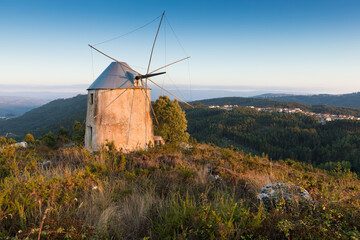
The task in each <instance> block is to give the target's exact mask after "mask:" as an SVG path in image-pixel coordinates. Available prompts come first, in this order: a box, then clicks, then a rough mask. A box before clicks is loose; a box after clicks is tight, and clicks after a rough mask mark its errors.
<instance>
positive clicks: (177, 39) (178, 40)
mask: <svg viewBox="0 0 360 240" xmlns="http://www.w3.org/2000/svg"><path fill="white" fill-rule="evenodd" d="M165 20H166V22H167V23H168V24H169V26H170V29H171V31H172V32H173V34H174V36H175V38H176V41H177V42H178V44H179V45H180V47H181V49H182V50H183V52H184V53H185V56H188V54H187V52H186V50H185V48H184V47H183V45H182V44H181V42H180V39H179V38H178V36H177V35H176V33H175V31H174V29H173V27H172V26H171V24H170V21H169V19H168V18H167V17H166V16H165ZM165 25H166V24H165ZM168 77H169V76H168ZM188 78H189V84H190V88H189V89H190V100H192V87H191V78H190V61H189V59H188ZM169 79H170V77H169ZM170 80H171V79H170ZM171 81H172V80H171ZM172 82H173V81H172ZM173 85H174V86H175V84H174V82H173ZM175 88H176V89H177V87H176V86H175ZM177 90H178V89H177ZM178 91H179V90H178Z"/></svg>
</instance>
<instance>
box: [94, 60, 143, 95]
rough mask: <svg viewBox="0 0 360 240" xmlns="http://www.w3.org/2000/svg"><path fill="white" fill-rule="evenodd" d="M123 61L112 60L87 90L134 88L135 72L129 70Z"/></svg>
mask: <svg viewBox="0 0 360 240" xmlns="http://www.w3.org/2000/svg"><path fill="white" fill-rule="evenodd" d="M124 66H127V67H129V65H128V64H127V63H125V62H121V64H120V63H118V62H112V63H111V64H110V65H109V66H108V67H107V68H106V69H105V70H104V71H103V72H102V73H101V75H100V76H99V77H98V78H97V79H96V80H95V81H94V82H93V83H92V84H91V86H90V87H89V88H88V90H92V89H123V88H136V87H135V85H134V79H135V76H136V75H138V74H137V73H136V72H134V71H132V70H130V67H129V68H127V67H124Z"/></svg>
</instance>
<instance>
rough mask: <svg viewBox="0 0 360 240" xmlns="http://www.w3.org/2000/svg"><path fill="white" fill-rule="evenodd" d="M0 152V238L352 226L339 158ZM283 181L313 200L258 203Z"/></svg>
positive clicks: (248, 233)
mask: <svg viewBox="0 0 360 240" xmlns="http://www.w3.org/2000/svg"><path fill="white" fill-rule="evenodd" d="M0 156H1V157H0V161H1V165H0V166H1V172H0V173H1V174H0V180H1V181H0V189H1V191H0V238H6V237H15V236H17V237H18V238H19V239H23V238H25V237H29V238H30V239H38V235H39V234H40V235H41V239H64V238H71V239H144V238H145V239H239V238H241V239H289V238H302V239H321V238H325V239H338V238H341V239H350V238H354V239H356V238H358V237H359V236H360V232H359V230H358V229H360V225H359V223H360V219H359V216H360V210H359V207H358V206H359V204H360V199H359V197H358V196H359V195H360V188H359V185H360V181H359V180H358V178H357V176H356V175H355V174H353V173H351V172H348V171H343V170H342V169H341V167H338V168H337V169H336V170H334V171H332V172H328V171H324V170H319V169H316V168H314V167H312V166H311V165H308V164H304V163H299V162H295V161H292V160H289V159H288V160H286V161H278V162H272V161H269V159H268V157H267V156H266V155H263V156H252V155H250V154H244V153H243V152H242V151H238V150H233V149H230V148H219V147H214V146H211V145H205V144H193V145H192V147H191V148H190V149H182V148H178V147H176V146H171V145H168V146H163V147H160V148H153V149H150V150H149V151H137V152H133V153H130V154H124V153H120V152H117V151H109V150H106V149H103V150H101V151H99V152H95V153H93V154H90V153H89V152H88V151H86V150H85V149H83V148H81V147H75V148H67V149H61V150H52V149H48V148H45V147H44V146H39V147H36V148H30V149H14V148H13V147H11V146H3V148H2V149H1V150H0ZM47 161H49V162H50V164H47V165H45V163H47ZM43 166H44V167H43ZM281 182H285V183H292V184H295V185H297V186H300V187H302V188H304V189H306V190H307V191H308V192H309V193H310V195H311V196H312V199H313V202H311V203H310V202H309V203H308V204H310V205H302V204H301V203H300V202H299V203H297V204H296V203H295V204H294V205H288V204H289V203H287V202H283V201H281V200H279V201H278V202H274V207H273V208H265V207H264V205H262V204H261V203H260V202H259V200H258V194H259V193H260V191H261V188H262V187H264V186H265V185H266V184H268V183H281Z"/></svg>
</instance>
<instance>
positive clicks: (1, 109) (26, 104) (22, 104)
mask: <svg viewBox="0 0 360 240" xmlns="http://www.w3.org/2000/svg"><path fill="white" fill-rule="evenodd" d="M47 102H48V100H46V99H40V98H31V97H19V96H0V117H15V116H19V115H22V114H24V113H25V112H27V111H29V110H31V109H33V108H36V107H39V106H41V105H43V104H45V103H47Z"/></svg>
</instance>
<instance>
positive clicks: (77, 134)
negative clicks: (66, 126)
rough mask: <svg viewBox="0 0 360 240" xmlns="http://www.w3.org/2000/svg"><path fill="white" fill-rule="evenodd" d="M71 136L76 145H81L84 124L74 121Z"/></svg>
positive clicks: (83, 135) (82, 142)
mask: <svg viewBox="0 0 360 240" xmlns="http://www.w3.org/2000/svg"><path fill="white" fill-rule="evenodd" d="M73 136H74V141H75V143H76V145H83V144H84V137H85V124H81V123H80V122H79V121H76V120H75V121H74V125H73Z"/></svg>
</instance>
